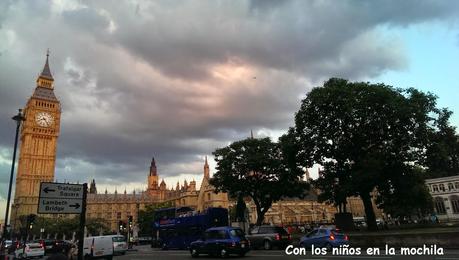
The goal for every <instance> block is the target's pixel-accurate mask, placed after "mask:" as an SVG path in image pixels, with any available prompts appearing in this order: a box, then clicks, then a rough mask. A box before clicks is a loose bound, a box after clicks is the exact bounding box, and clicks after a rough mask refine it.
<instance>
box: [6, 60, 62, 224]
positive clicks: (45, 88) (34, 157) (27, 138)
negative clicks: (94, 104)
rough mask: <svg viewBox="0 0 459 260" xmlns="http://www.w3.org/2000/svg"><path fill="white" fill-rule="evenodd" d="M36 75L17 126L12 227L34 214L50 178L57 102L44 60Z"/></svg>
mask: <svg viewBox="0 0 459 260" xmlns="http://www.w3.org/2000/svg"><path fill="white" fill-rule="evenodd" d="M48 58H49V53H47V54H46V63H45V66H44V68H43V71H42V72H41V74H40V75H39V76H38V78H37V86H36V88H35V91H34V92H33V94H32V96H31V97H30V98H29V100H28V101H27V104H26V106H25V108H24V116H25V121H24V123H23V125H22V128H21V147H20V152H19V162H18V173H17V178H16V192H15V195H14V205H13V207H12V212H11V219H12V220H13V225H14V226H15V227H16V225H15V224H16V221H17V220H18V218H19V217H20V216H23V215H28V214H36V213H37V206H38V195H39V189H40V183H41V182H48V181H51V182H52V181H53V180H54V167H55V163H56V148H57V138H58V136H59V124H60V116H61V105H60V102H59V100H58V99H57V98H56V96H55V95H54V79H53V76H52V75H51V71H50V69H49V63H48Z"/></svg>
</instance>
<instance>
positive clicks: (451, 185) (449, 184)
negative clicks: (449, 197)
mask: <svg viewBox="0 0 459 260" xmlns="http://www.w3.org/2000/svg"><path fill="white" fill-rule="evenodd" d="M453 189H454V187H453V184H452V183H451V182H450V183H448V190H450V191H451V190H453Z"/></svg>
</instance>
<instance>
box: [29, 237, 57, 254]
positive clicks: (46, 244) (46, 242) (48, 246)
mask: <svg viewBox="0 0 459 260" xmlns="http://www.w3.org/2000/svg"><path fill="white" fill-rule="evenodd" d="M34 242H35V243H40V244H41V245H42V246H43V248H44V249H45V254H49V253H54V244H55V240H54V239H38V240H35V241H34Z"/></svg>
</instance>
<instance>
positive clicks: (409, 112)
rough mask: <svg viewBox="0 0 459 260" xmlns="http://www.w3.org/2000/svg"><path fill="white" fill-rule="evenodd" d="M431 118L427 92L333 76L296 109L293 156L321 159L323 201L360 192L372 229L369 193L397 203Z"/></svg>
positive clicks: (434, 116)
mask: <svg viewBox="0 0 459 260" xmlns="http://www.w3.org/2000/svg"><path fill="white" fill-rule="evenodd" d="M438 119H439V110H438V109H437V108H436V97H435V96H433V95H432V94H426V93H423V92H420V91H418V90H416V89H412V88H411V89H406V90H401V89H395V88H393V87H390V86H387V85H384V84H370V83H363V82H355V83H352V82H348V81H347V80H344V79H337V78H332V79H330V80H328V81H327V82H325V84H324V85H323V87H318V88H315V89H313V90H312V91H311V92H310V93H309V94H308V95H307V96H306V98H305V99H304V100H303V101H302V104H301V108H300V110H299V111H298V113H297V114H296V116H295V131H294V135H295V136H296V138H297V141H298V142H299V148H298V161H300V162H302V164H303V166H304V167H311V166H312V165H313V164H314V163H318V164H321V165H323V166H324V170H323V171H322V173H321V175H320V176H319V179H318V180H317V181H316V185H317V186H318V187H319V188H320V189H321V190H322V191H324V192H323V193H322V194H321V199H322V200H326V201H329V202H333V203H335V204H337V205H340V204H343V203H345V199H346V197H348V196H360V197H361V198H362V201H363V203H364V206H365V213H366V216H367V223H368V227H369V228H370V229H376V220H375V215H374V210H373V206H372V203H371V198H372V194H374V192H375V191H377V192H378V194H379V196H380V197H379V199H378V201H379V203H380V206H382V207H388V205H389V204H394V203H398V202H401V200H397V198H398V197H399V196H404V192H403V190H402V189H403V188H404V187H406V186H407V185H406V184H408V183H409V182H410V181H413V180H417V178H416V177H415V176H416V175H415V172H414V171H413V168H414V167H416V165H422V164H423V163H424V162H425V159H426V150H427V148H428V145H429V136H430V134H431V133H432V132H434V131H435V127H436V125H438V122H439V121H438ZM410 192H411V196H412V197H414V198H418V197H419V196H421V194H423V195H422V196H424V195H426V194H425V193H424V190H422V189H414V188H413V189H410ZM427 197H428V196H427ZM389 201H390V203H389ZM427 201H428V200H425V201H424V202H423V203H427ZM417 202H420V200H417ZM416 205H417V204H416ZM419 206H421V205H419Z"/></svg>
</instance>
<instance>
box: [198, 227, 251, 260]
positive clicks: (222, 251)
mask: <svg viewBox="0 0 459 260" xmlns="http://www.w3.org/2000/svg"><path fill="white" fill-rule="evenodd" d="M249 250H250V242H249V240H248V239H247V238H246V237H245V234H244V231H242V229H240V228H233V227H215V228H209V229H207V230H206V232H205V233H204V237H203V238H202V239H199V240H197V241H194V242H192V243H191V245H190V253H191V256H192V257H198V256H199V255H200V254H208V255H219V256H221V257H227V256H229V255H230V254H237V255H239V256H244V255H245V254H247V252H249Z"/></svg>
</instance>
